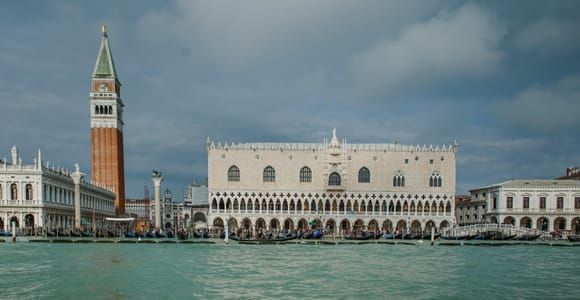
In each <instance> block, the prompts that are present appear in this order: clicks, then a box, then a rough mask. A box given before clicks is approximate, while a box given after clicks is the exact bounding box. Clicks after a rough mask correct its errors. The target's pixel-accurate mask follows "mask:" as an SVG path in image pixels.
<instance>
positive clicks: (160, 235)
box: [155, 231, 167, 239]
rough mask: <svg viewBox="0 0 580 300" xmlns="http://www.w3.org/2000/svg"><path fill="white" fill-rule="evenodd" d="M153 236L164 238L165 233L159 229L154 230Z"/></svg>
mask: <svg viewBox="0 0 580 300" xmlns="http://www.w3.org/2000/svg"><path fill="white" fill-rule="evenodd" d="M155 237H156V238H158V239H161V238H166V237H167V235H166V234H165V233H163V232H161V231H156V232H155Z"/></svg>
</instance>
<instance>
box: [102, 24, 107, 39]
mask: <svg viewBox="0 0 580 300" xmlns="http://www.w3.org/2000/svg"><path fill="white" fill-rule="evenodd" d="M101 31H102V32H103V35H104V36H107V25H103V26H101Z"/></svg>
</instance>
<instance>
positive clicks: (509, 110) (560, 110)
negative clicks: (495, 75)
mask: <svg viewBox="0 0 580 300" xmlns="http://www.w3.org/2000/svg"><path fill="white" fill-rule="evenodd" d="M493 111H494V112H495V113H496V115H497V116H498V117H499V118H500V120H501V121H502V122H503V123H504V124H507V125H509V126H515V127H516V128H519V129H527V130H531V131H535V132H557V131H562V130H563V131H568V130H572V131H576V130H577V128H578V126H580V118H579V116H580V115H579V113H578V112H580V75H572V76H569V77H565V78H563V79H561V80H560V81H558V82H556V83H554V84H551V85H536V86H532V87H529V88H527V89H525V90H524V91H522V92H520V93H519V94H518V95H516V96H515V97H514V98H512V99H509V100H506V101H503V102H500V103H497V104H495V105H494V106H493ZM560 133H561V132H560Z"/></svg>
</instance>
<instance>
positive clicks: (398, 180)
mask: <svg viewBox="0 0 580 300" xmlns="http://www.w3.org/2000/svg"><path fill="white" fill-rule="evenodd" d="M393 186H405V175H403V173H402V172H400V171H399V172H397V173H396V174H395V176H393Z"/></svg>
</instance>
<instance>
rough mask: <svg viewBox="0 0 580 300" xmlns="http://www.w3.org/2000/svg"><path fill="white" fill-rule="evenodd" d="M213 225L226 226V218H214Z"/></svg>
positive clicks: (216, 226)
mask: <svg viewBox="0 0 580 300" xmlns="http://www.w3.org/2000/svg"><path fill="white" fill-rule="evenodd" d="M213 227H214V228H224V220H222V218H219V217H218V218H215V219H214V220H213Z"/></svg>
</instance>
